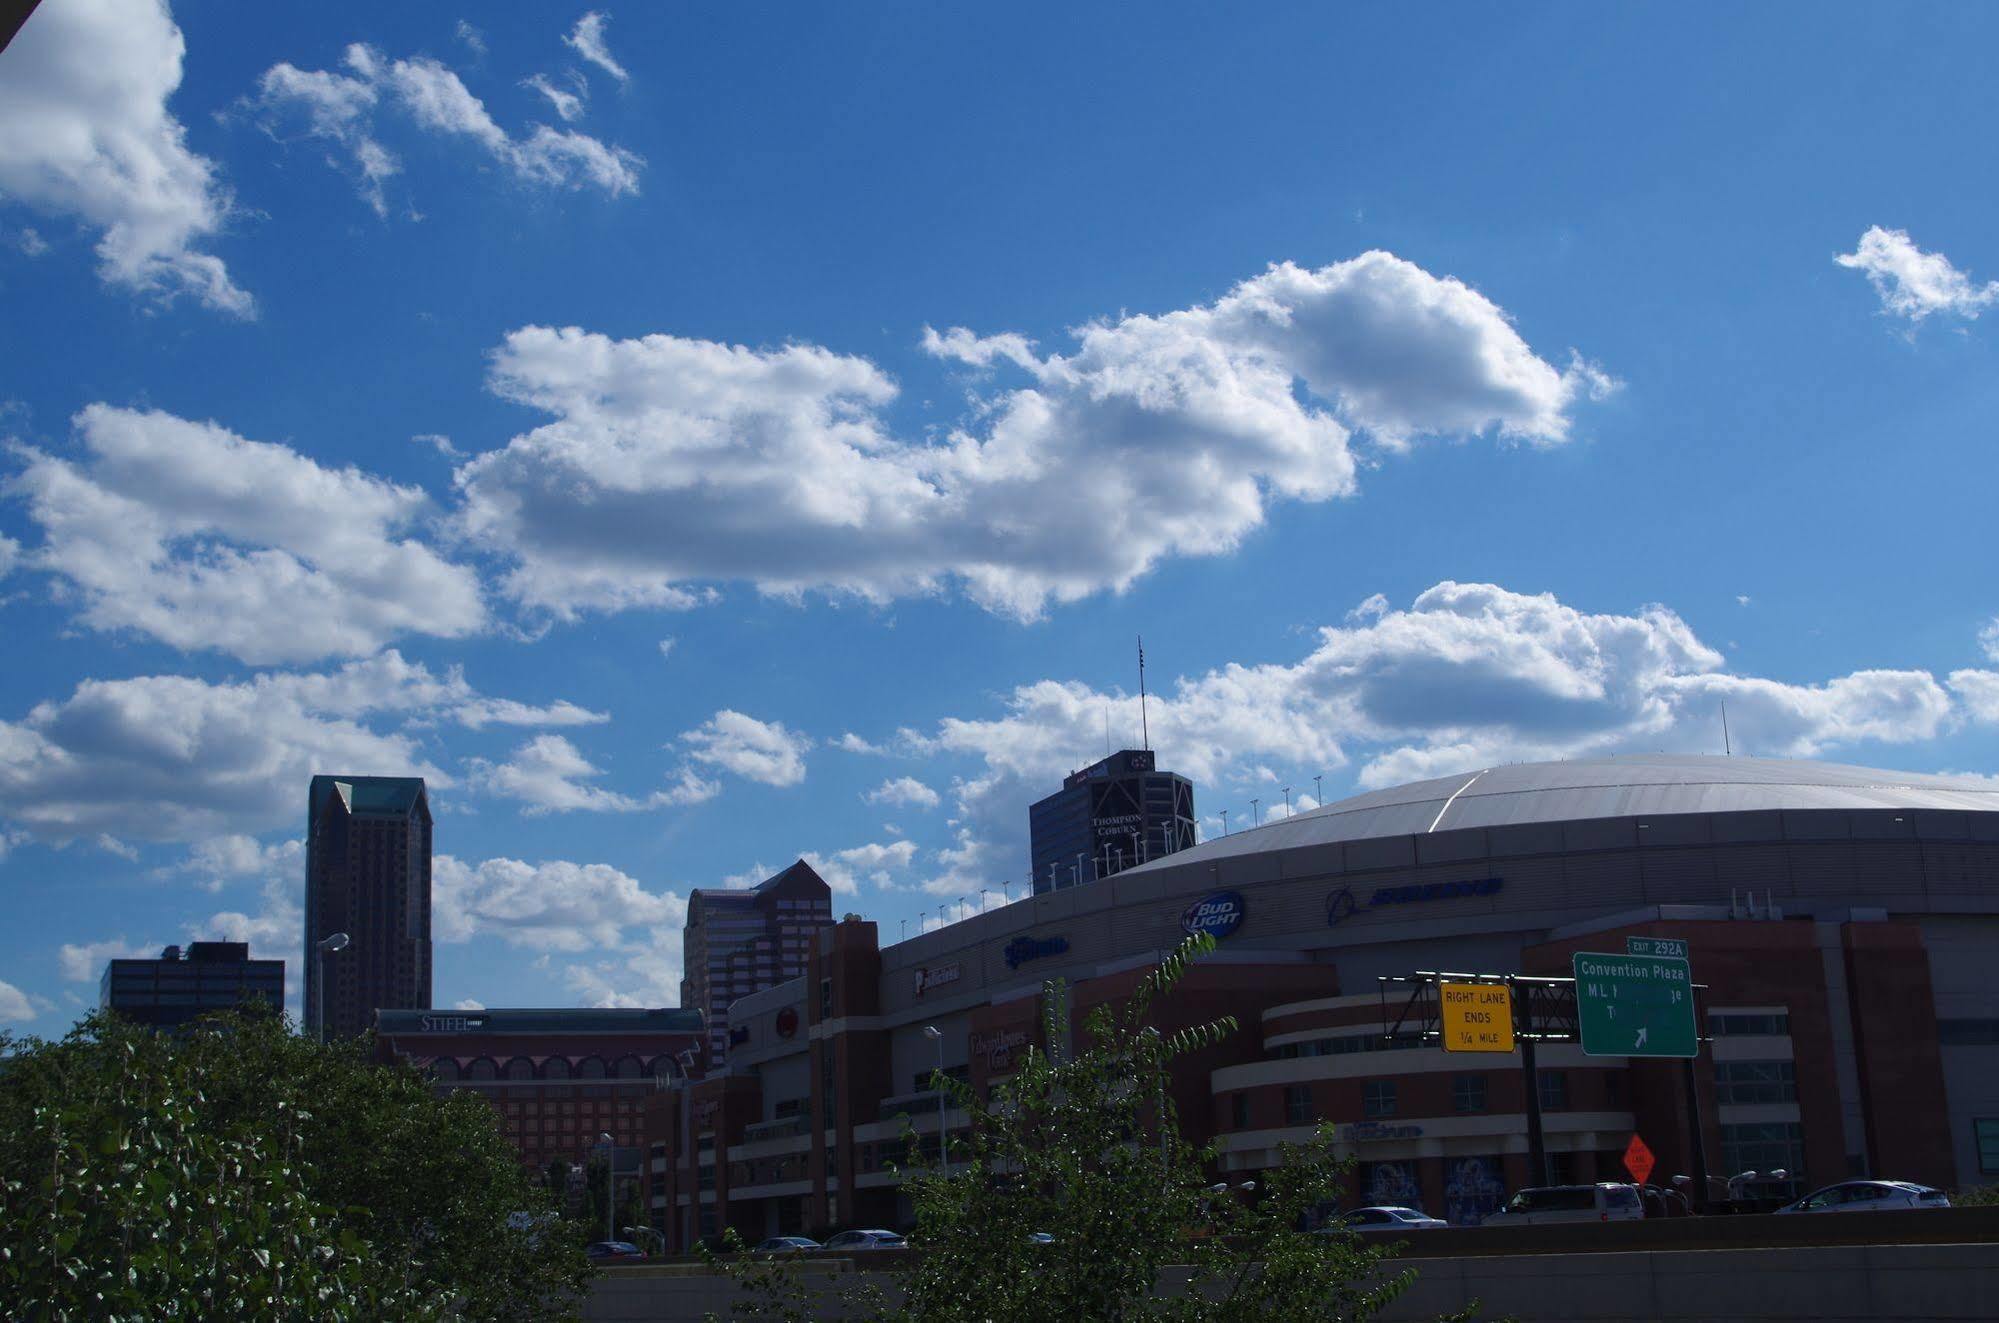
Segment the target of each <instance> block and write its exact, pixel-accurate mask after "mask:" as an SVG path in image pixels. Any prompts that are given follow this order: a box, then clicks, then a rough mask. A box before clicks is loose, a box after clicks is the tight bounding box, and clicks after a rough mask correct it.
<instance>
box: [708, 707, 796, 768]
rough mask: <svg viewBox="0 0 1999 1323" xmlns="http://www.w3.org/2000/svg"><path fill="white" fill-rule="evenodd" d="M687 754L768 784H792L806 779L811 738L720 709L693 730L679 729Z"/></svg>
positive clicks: (776, 724) (775, 724)
mask: <svg viewBox="0 0 1999 1323" xmlns="http://www.w3.org/2000/svg"><path fill="white" fill-rule="evenodd" d="M680 742H681V743H682V744H684V745H686V746H687V748H688V756H689V757H690V758H692V759H693V760H694V761H696V762H699V763H704V764H706V765H707V766H709V767H718V768H720V769H722V770H723V771H725V772H733V773H735V774H736V775H737V776H740V777H743V778H744V779H745V780H749V781H759V782H761V783H763V784H764V785H767V786H795V785H797V784H798V783H799V782H800V781H803V780H804V779H805V751H806V750H807V749H808V748H810V747H811V745H812V741H811V740H810V739H808V738H807V737H805V736H803V735H800V734H798V733H796V732H794V731H792V730H790V729H788V728H786V726H785V725H784V723H783V722H779V721H759V720H757V719H756V718H755V717H752V716H746V715H744V714H743V713H741V712H736V711H732V710H730V709H729V708H723V709H722V710H721V711H719V712H717V713H716V714H715V715H714V716H712V717H710V718H709V719H708V720H706V721H704V722H702V723H701V724H700V725H699V726H696V727H695V728H694V729H693V730H689V731H683V732H681V736H680Z"/></svg>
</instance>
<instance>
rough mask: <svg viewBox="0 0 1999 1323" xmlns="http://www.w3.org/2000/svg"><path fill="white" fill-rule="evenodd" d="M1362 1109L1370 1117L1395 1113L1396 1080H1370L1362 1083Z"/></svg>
mask: <svg viewBox="0 0 1999 1323" xmlns="http://www.w3.org/2000/svg"><path fill="white" fill-rule="evenodd" d="M1360 1110H1361V1115H1363V1116H1366V1117H1368V1118H1370V1119H1372V1118H1374V1117H1377V1116H1393V1115H1395V1081H1394V1080H1369V1081H1368V1082H1367V1083H1365V1084H1363V1085H1361V1090H1360Z"/></svg>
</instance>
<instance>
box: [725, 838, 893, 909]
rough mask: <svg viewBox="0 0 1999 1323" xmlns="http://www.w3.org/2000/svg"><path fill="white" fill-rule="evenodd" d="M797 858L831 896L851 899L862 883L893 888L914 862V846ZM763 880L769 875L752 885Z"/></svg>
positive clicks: (867, 847) (872, 847)
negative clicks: (815, 875)
mask: <svg viewBox="0 0 1999 1323" xmlns="http://www.w3.org/2000/svg"><path fill="white" fill-rule="evenodd" d="M800 857H801V858H803V859H804V860H805V862H806V863H808V864H810V865H811V866H812V870H813V871H814V872H816V873H818V874H819V876H820V877H822V878H824V879H825V880H826V885H827V886H828V887H829V888H831V889H832V890H833V891H834V892H836V893H838V894H840V895H848V896H850V895H853V894H854V893H856V892H858V891H859V890H860V889H861V883H862V882H863V881H866V882H870V883H872V884H874V885H875V886H877V887H891V886H894V885H895V884H896V881H897V879H898V878H899V877H901V876H902V874H903V873H905V872H906V871H907V870H908V868H909V865H910V862H911V861H912V860H914V859H915V857H916V845H915V843H914V842H912V841H888V842H885V843H873V842H871V843H869V844H867V845H856V846H854V847H852V848H851V849H846V850H835V851H833V852H832V853H831V854H819V853H817V852H816V851H810V850H808V851H806V853H805V854H803V855H802V856H800ZM763 876H768V874H764V875H762V876H759V877H758V878H756V879H755V881H762V880H763ZM753 884H754V883H753ZM753 884H752V885H753Z"/></svg>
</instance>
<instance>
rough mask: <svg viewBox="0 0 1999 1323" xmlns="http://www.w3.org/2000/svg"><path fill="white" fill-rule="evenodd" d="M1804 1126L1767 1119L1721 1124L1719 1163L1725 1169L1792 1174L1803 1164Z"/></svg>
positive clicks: (1794, 1122)
mask: <svg viewBox="0 0 1999 1323" xmlns="http://www.w3.org/2000/svg"><path fill="white" fill-rule="evenodd" d="M1804 1157H1805V1145H1804V1127H1803V1126H1801V1125H1799V1124H1798V1123H1797V1122H1796V1121H1770V1122H1763V1123H1760V1124H1755V1125H1724V1126H1723V1127H1722V1128H1721V1165H1722V1169H1723V1170H1725V1171H1774V1170H1776V1169H1777V1168H1779V1167H1782V1168H1784V1169H1785V1170H1786V1171H1788V1172H1790V1173H1792V1175H1793V1176H1794V1177H1795V1176H1796V1175H1797V1173H1798V1172H1799V1170H1800V1169H1801V1168H1802V1167H1803V1166H1804Z"/></svg>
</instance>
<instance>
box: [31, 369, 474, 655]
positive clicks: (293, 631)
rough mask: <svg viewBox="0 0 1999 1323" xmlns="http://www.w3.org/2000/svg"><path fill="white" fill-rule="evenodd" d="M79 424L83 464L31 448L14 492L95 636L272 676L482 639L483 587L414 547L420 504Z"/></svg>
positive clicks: (251, 455) (171, 437) (112, 413)
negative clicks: (383, 649) (214, 658)
mask: <svg viewBox="0 0 1999 1323" xmlns="http://www.w3.org/2000/svg"><path fill="white" fill-rule="evenodd" d="M75 425H76V435H77V440H78V442H79V443H80V447H81V451H82V453H81V455H79V456H78V457H76V458H74V459H70V458H63V457H59V456H56V455H50V454H45V453H43V452H41V451H39V450H35V449H32V448H28V447H22V448H20V449H19V452H18V454H19V457H20V459H21V460H22V462H23V465H24V467H23V468H22V470H21V472H20V473H19V474H17V475H16V476H15V477H14V478H13V479H12V480H11V481H10V482H9V484H8V487H9V489H10V490H11V491H13V492H14V493H16V494H17V495H20V496H22V497H23V498H25V499H26V501H27V504H28V513H29V516H30V517H31V518H32V519H33V520H34V521H35V522H36V523H37V524H38V525H39V526H40V528H41V530H42V535H43V543H42V545H41V546H40V547H38V548H35V549H33V550H32V551H31V552H30V553H29V556H30V558H31V560H32V563H33V564H34V565H35V566H36V567H37V568H40V569H43V570H46V571H49V572H50V573H53V574H56V575H59V576H61V577H62V578H63V579H65V580H66V581H67V582H68V583H69V584H70V585H72V586H73V587H74V588H75V590H76V592H77V595H78V597H79V599H80V602H81V610H80V612H79V619H80V620H81V621H82V623H84V624H85V625H88V626H90V627H91V628H94V629H102V630H120V629H131V630H136V631H139V632H140V633H144V634H147V635H150V636H151V637H153V638H156V639H158V640H160V641H161V642H163V643H167V644H170V645H172V646H174V647H177V648H182V649H185V650H190V651H192V650H196V649H204V648H213V649H217V650H220V651H224V652H228V653H231V654H233V655H235V656H237V657H240V658H242V659H243V660H244V661H248V662H251V663H264V662H274V661H308V660H314V659H317V658H320V657H326V656H343V655H344V656H358V655H362V654H365V653H370V652H373V651H375V650H376V649H377V648H379V647H380V646H381V645H382V644H383V643H385V642H387V641H388V640H389V639H391V638H393V637H394V636H396V635H400V634H430V635H435V636H439V637H446V638H453V637H460V636H463V635H465V634H469V633H472V632H474V631H475V630H478V629H479V628H481V627H482V626H483V625H484V623H485V608H484V605H483V602H482V600H481V596H480V590H479V582H478V577H477V575H476V574H474V572H473V571H472V570H470V569H468V568H466V567H464V566H462V565H456V564H453V563H451V562H449V561H447V560H445V559H444V558H443V557H442V556H441V555H439V554H438V553H437V552H436V551H434V550H433V549H432V548H431V547H430V546H428V545H426V544H425V543H424V542H422V541H419V540H418V539H417V538H416V537H414V536H412V535H411V534H412V530H413V528H414V526H415V525H417V524H418V523H419V522H421V520H422V518H423V516H424V513H425V511H426V509H427V507H428V504H429V501H428V498H427V497H426V496H425V495H424V493H423V491H422V490H421V489H419V488H416V487H404V486H399V485H396V484H394V483H390V482H387V481H384V480H383V479H380V478H376V477H373V476H370V475H368V474H365V473H362V472H360V471H359V470H357V469H352V468H348V469H329V468H326V467H324V466H322V465H320V464H319V463H317V462H315V461H314V460H311V459H308V458H307V457H305V456H304V455H301V454H299V453H298V452H297V451H294V450H292V449H290V448H289V447H287V446H282V445H276V444H273V443H270V442H263V441H251V440H246V439H245V438H243V437H241V436H238V435H236V434H235V433H233V432H230V431H229V430H227V429H226V428H223V427H220V426H218V425H217V424H215V423H202V422H191V421H189V420H187V419H184V418H177V417H175V416H174V415H172V414H167V413H160V412H156V411H155V412H140V411H137V410H132V409H120V408H114V407H112V406H110V405H106V404H92V405H90V406H88V407H86V408H85V409H83V410H82V412H80V413H78V414H77V416H76V419H75Z"/></svg>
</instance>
